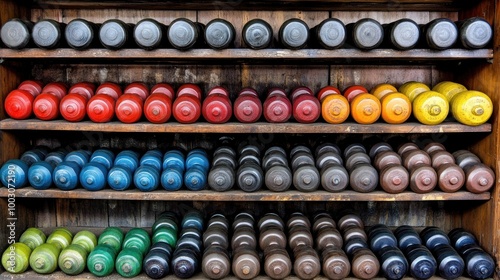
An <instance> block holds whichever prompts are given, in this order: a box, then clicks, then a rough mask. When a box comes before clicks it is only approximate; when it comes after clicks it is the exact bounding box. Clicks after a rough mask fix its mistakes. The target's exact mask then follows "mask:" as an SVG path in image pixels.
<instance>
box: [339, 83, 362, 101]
mask: <svg viewBox="0 0 500 280" xmlns="http://www.w3.org/2000/svg"><path fill="white" fill-rule="evenodd" d="M367 92H368V90H367V89H366V88H365V87H363V86H358V85H355V86H350V87H348V88H346V89H345V90H344V97H345V98H347V101H349V103H350V102H351V101H352V100H353V99H354V97H356V96H358V95H360V94H362V93H367Z"/></svg>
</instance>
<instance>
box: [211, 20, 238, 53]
mask: <svg viewBox="0 0 500 280" xmlns="http://www.w3.org/2000/svg"><path fill="white" fill-rule="evenodd" d="M234 33H235V31H234V26H233V25H232V24H231V23H230V22H228V21H226V20H223V19H214V20H211V21H210V22H209V23H207V26H206V29H205V41H206V42H207V44H208V46H210V47H211V48H214V49H225V48H228V47H229V46H230V45H231V44H232V43H233V42H234Z"/></svg>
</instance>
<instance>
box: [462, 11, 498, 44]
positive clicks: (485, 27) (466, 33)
mask: <svg viewBox="0 0 500 280" xmlns="http://www.w3.org/2000/svg"><path fill="white" fill-rule="evenodd" d="M492 36H493V30H492V29H491V25H490V24H489V23H488V22H487V21H486V20H484V19H482V18H477V17H476V18H471V19H469V20H467V21H466V22H465V24H464V25H463V26H462V27H461V28H460V40H461V42H462V45H464V46H465V47H467V48H471V49H480V48H483V47H485V46H486V45H487V44H488V43H489V42H490V41H491V38H492Z"/></svg>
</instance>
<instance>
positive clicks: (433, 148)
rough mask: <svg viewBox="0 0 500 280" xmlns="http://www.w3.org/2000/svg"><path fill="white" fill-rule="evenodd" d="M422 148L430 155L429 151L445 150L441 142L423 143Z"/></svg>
mask: <svg viewBox="0 0 500 280" xmlns="http://www.w3.org/2000/svg"><path fill="white" fill-rule="evenodd" d="M423 150H424V151H425V152H426V153H428V154H429V155H430V154H431V153H433V152H436V151H446V148H445V147H444V146H443V144H441V143H437V142H432V143H429V144H427V145H425V147H424V148H423Z"/></svg>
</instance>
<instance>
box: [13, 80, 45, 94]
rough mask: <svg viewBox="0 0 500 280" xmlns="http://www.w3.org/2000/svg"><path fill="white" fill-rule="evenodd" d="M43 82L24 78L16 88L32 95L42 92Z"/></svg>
mask: <svg viewBox="0 0 500 280" xmlns="http://www.w3.org/2000/svg"><path fill="white" fill-rule="evenodd" d="M42 88H43V84H42V82H40V81H33V80H26V81H24V82H22V83H20V84H19V86H18V87H17V89H22V90H26V91H28V92H29V93H31V94H32V95H33V96H34V97H37V95H39V94H40V93H42Z"/></svg>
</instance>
